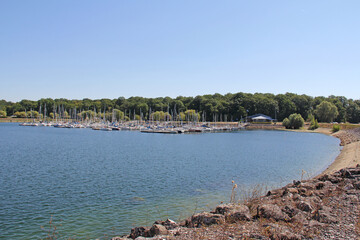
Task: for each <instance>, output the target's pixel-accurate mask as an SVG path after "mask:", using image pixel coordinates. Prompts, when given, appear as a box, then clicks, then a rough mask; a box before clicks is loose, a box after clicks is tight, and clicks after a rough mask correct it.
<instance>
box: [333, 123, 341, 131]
mask: <svg viewBox="0 0 360 240" xmlns="http://www.w3.org/2000/svg"><path fill="white" fill-rule="evenodd" d="M339 130H340V125H338V124H334V125H333V127H332V132H333V133H334V132H338V131H339Z"/></svg>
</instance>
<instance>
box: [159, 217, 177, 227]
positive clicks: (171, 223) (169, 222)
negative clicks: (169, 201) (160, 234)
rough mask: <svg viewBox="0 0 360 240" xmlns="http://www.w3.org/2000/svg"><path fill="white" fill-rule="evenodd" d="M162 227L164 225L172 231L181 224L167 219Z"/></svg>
mask: <svg viewBox="0 0 360 240" xmlns="http://www.w3.org/2000/svg"><path fill="white" fill-rule="evenodd" d="M162 225H164V226H165V227H166V229H167V230H171V229H174V228H177V227H178V226H179V224H177V223H176V222H175V221H173V220H171V219H169V218H168V219H166V221H165V222H164V223H163V224H162Z"/></svg>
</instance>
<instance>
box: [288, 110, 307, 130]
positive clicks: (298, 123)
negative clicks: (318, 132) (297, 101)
mask: <svg viewBox="0 0 360 240" xmlns="http://www.w3.org/2000/svg"><path fill="white" fill-rule="evenodd" d="M283 126H285V128H287V129H299V128H301V127H302V126H304V119H303V118H302V116H301V115H300V114H298V113H294V114H291V115H290V116H289V118H285V119H284V120H283Z"/></svg>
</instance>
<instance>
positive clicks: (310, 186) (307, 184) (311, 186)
mask: <svg viewBox="0 0 360 240" xmlns="http://www.w3.org/2000/svg"><path fill="white" fill-rule="evenodd" d="M300 187H301V188H306V189H311V190H312V189H315V184H313V183H310V182H302V183H301V184H300Z"/></svg>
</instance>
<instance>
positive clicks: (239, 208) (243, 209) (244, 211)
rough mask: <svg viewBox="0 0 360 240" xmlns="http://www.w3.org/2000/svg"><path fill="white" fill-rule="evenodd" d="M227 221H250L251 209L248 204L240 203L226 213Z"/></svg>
mask: <svg viewBox="0 0 360 240" xmlns="http://www.w3.org/2000/svg"><path fill="white" fill-rule="evenodd" d="M225 219H226V221H227V222H232V223H233V222H238V221H250V220H251V215H250V210H249V208H248V207H247V206H245V205H242V204H239V205H236V207H234V208H233V209H230V210H229V211H228V212H227V213H226V214H225Z"/></svg>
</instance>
